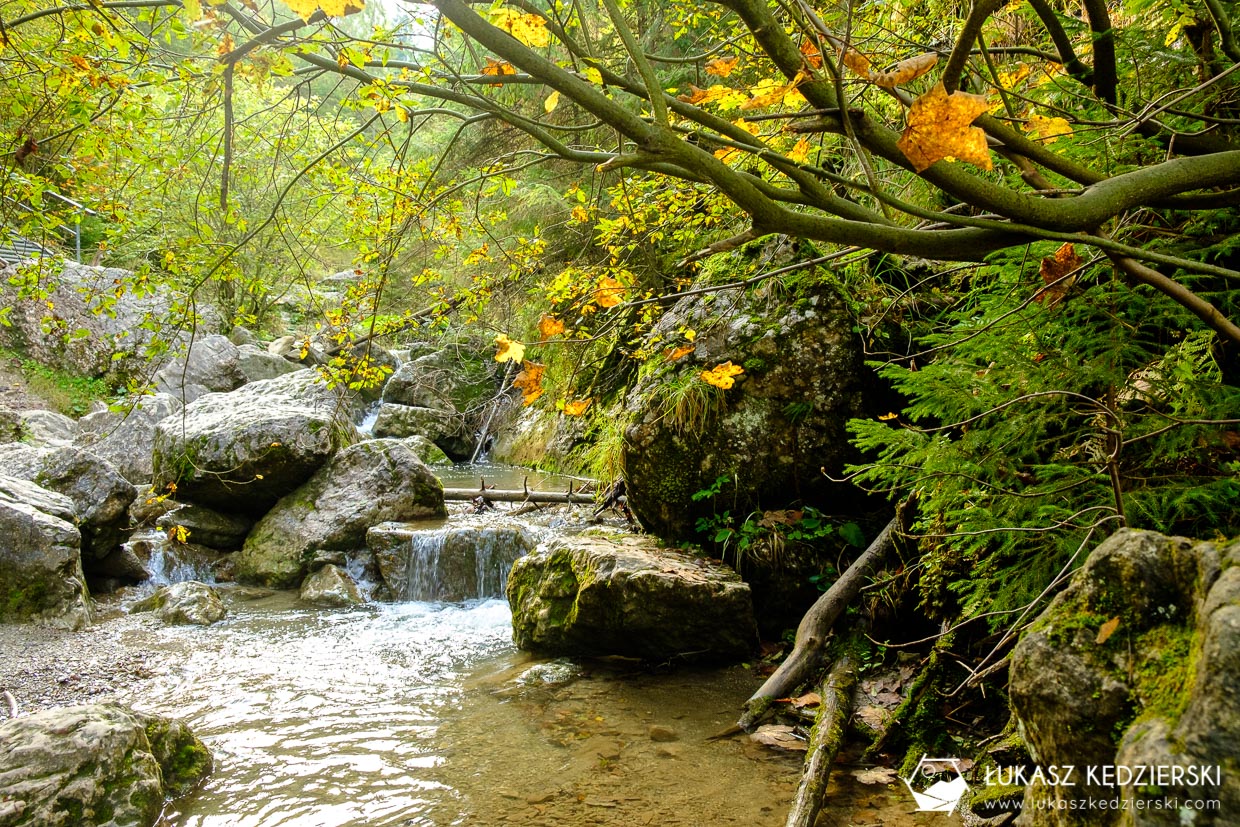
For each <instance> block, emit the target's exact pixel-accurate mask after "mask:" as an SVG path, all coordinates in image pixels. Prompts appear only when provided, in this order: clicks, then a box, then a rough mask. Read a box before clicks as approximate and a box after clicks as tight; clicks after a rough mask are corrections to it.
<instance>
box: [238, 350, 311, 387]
mask: <svg viewBox="0 0 1240 827" xmlns="http://www.w3.org/2000/svg"><path fill="white" fill-rule="evenodd" d="M237 361H238V364H239V365H240V367H241V373H242V374H243V375H244V376H245V381H247V382H261V381H263V380H264V379H275V378H276V377H277V376H283V375H284V374H286V373H295V372H297V371H299V370H303V369H305V365H299V364H297V363H296V362H290V361H289V360H288V359H285V358H284V357H283V356H278V355H276V354H274V353H268V352H267V350H266V349H264V348H261V347H259V346H257V345H255V344H242V345H239V346H238V347H237Z"/></svg>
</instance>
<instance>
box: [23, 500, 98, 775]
mask: <svg viewBox="0 0 1240 827" xmlns="http://www.w3.org/2000/svg"><path fill="white" fill-rule="evenodd" d="M73 513H74V509H73V503H72V502H71V501H70V500H69V498H68V497H65V496H62V495H60V494H56V493H54V492H52V491H48V490H46V489H43V488H40V487H39V486H37V485H35V484H34V483H31V482H28V481H25V480H19V479H15V478H13V477H3V476H0V621H10V622H11V621H17V620H34V621H37V622H41V623H45V624H47V625H49V626H59V627H63V628H69V629H80V628H82V627H83V626H86V625H88V624H89V623H90V622H91V620H92V619H93V608H92V606H91V601H90V595H89V594H88V593H87V591H86V580H85V576H84V575H83V573H82V556H81V543H82V537H81V534H80V533H79V532H78V530H77V527H76V526H75V525H74V524H73V523H72V522H71V520H72V519H73ZM0 766H2V764H0Z"/></svg>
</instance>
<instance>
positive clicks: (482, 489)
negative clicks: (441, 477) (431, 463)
mask: <svg viewBox="0 0 1240 827" xmlns="http://www.w3.org/2000/svg"><path fill="white" fill-rule="evenodd" d="M443 498H444V500H445V501H452V502H474V501H475V500H479V499H481V500H482V501H483V502H487V503H492V502H497V503H592V502H594V494H592V493H590V492H589V491H586V490H581V491H574V490H573V486H572V484H571V483H570V484H569V486H568V490H567V491H531V490H530V489H529V488H528V487H527V486H523V487H522V488H521V490H519V491H518V490H516V489H511V490H505V489H501V488H488V487H487V482H486V480H485V479H480V480H479V487H478V488H445V489H444V490H443Z"/></svg>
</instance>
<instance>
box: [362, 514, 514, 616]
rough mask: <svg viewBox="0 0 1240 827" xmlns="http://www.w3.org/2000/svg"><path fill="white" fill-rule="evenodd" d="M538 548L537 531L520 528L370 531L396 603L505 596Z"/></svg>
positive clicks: (407, 526) (392, 525)
mask: <svg viewBox="0 0 1240 827" xmlns="http://www.w3.org/2000/svg"><path fill="white" fill-rule="evenodd" d="M537 544H538V537H537V536H536V535H535V534H534V532H533V531H531V530H530V529H529V527H527V526H524V525H521V524H519V523H508V524H505V523H495V522H488V523H487V524H485V525H472V526H471V525H465V526H461V525H447V526H437V527H433V528H428V527H426V526H419V525H417V524H411V523H396V522H389V523H381V524H379V525H377V526H375V527H373V528H371V529H370V530H369V531H368V532H366V545H367V547H368V548H369V549H370V551H371V553H372V554H374V558H375V565H376V566H377V567H378V569H379V576H380V578H382V580H383V583H384V585H385V586H386V587H387V595H388V596H389V597H390V599H393V600H446V601H458V600H469V599H471V598H482V597H499V596H501V595H502V594H503V593H504V586H505V584H506V583H507V582H508V572H509V570H510V569H511V568H512V564H513V563H515V562H516V560H517V559H518V558H519V557H521V556H523V555H525V554H528V553H529V552H531V551H533V550H534V547H535V546H536V545H537Z"/></svg>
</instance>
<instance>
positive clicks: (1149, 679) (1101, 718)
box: [1010, 529, 1240, 827]
mask: <svg viewBox="0 0 1240 827" xmlns="http://www.w3.org/2000/svg"><path fill="white" fill-rule="evenodd" d="M1104 624H1115V625H1113V626H1109V627H1108V628H1109V630H1110V631H1109V633H1105V634H1104V633H1102V629H1103V626H1104ZM1099 641H1101V642H1099ZM1237 685H1240V542H1233V543H1232V544H1231V545H1229V546H1225V547H1222V548H1220V547H1218V546H1216V545H1215V544H1213V543H1208V542H1193V541H1190V540H1186V539H1184V538H1182V537H1166V536H1163V535H1161V534H1157V533H1155V532H1151V531H1137V530H1131V529H1121V530H1120V531H1118V532H1116V533H1115V534H1114V535H1113V536H1112V537H1110V538H1108V539H1107V540H1106V541H1105V542H1104V543H1102V544H1101V545H1100V546H1099V547H1098V548H1097V549H1095V550H1094V552H1093V553H1092V554H1090V556H1089V558H1088V559H1087V560H1086V562H1085V565H1084V566H1082V568H1081V570H1080V571H1078V572H1077V574H1076V575H1075V578H1074V580H1073V581H1072V584H1071V585H1070V586H1069V587H1068V588H1067V589H1065V590H1064V591H1063V592H1061V593H1060V594H1059V595H1057V596H1056V597H1055V599H1054V600H1053V601H1052V602H1051V604H1050V606H1048V607H1047V609H1046V611H1045V612H1043V614H1042V615H1041V617H1040V618H1038V620H1037V621H1036V623H1035V624H1034V626H1033V628H1032V629H1031V630H1030V632H1029V633H1028V634H1027V635H1026V636H1025V637H1024V638H1023V639H1022V640H1021V642H1020V644H1019V645H1018V646H1017V647H1016V649H1015V651H1014V652H1013V654H1012V665H1011V682H1010V694H1011V701H1012V709H1013V711H1014V712H1015V714H1016V716H1017V719H1018V721H1019V724H1020V727H1021V733H1022V735H1023V737H1024V739H1025V741H1026V743H1027V745H1028V747H1029V752H1030V755H1031V757H1032V758H1033V759H1034V760H1035V761H1036V762H1037V763H1039V764H1041V765H1056V764H1057V765H1060V766H1062V765H1065V764H1073V765H1075V766H1089V765H1093V766H1108V765H1116V766H1130V767H1133V766H1138V765H1147V766H1167V767H1170V766H1180V767H1190V766H1211V767H1213V766H1219V767H1221V768H1222V770H1221V778H1220V780H1221V784H1215V783H1213V782H1212V780H1211V781H1210V782H1208V783H1202V784H1199V785H1197V786H1188V785H1187V784H1180V785H1174V784H1163V785H1161V788H1160V789H1159V790H1158V791H1157V794H1155V791H1154V789H1152V788H1148V787H1142V788H1133V787H1132V786H1127V787H1122V788H1117V787H1112V786H1105V785H1104V784H1103V783H1101V782H1099V783H1092V784H1091V783H1088V780H1089V779H1088V777H1085V778H1083V779H1081V780H1080V783H1078V784H1077V785H1076V786H1074V787H1064V786H1060V787H1056V788H1048V787H1046V786H1043V785H1040V784H1037V783H1035V784H1032V785H1030V787H1029V789H1028V790H1027V791H1026V795H1025V805H1024V809H1023V814H1022V817H1021V818H1022V819H1023V821H1022V822H1021V823H1023V824H1030V825H1065V827H1066V826H1068V825H1082V827H1083V826H1084V825H1091V827H1092V825H1099V827H1105V826H1106V825H1111V824H1125V825H1127V824H1139V825H1167V827H1172V825H1180V824H1184V823H1190V822H1191V823H1192V824H1194V825H1199V826H1202V825H1205V826H1208V825H1223V824H1230V823H1232V821H1231V819H1232V818H1233V816H1232V814H1233V813H1235V812H1240V764H1238V758H1237V756H1240V700H1238V699H1237V697H1236V693H1235V692H1234V687H1235V686H1237ZM1051 798H1057V799H1064V798H1067V799H1074V800H1078V801H1085V800H1087V799H1092V800H1094V801H1098V800H1104V799H1106V800H1114V799H1116V798H1123V799H1125V800H1128V801H1129V802H1130V804H1129V805H1128V807H1129V809H1128V810H1121V811H1119V812H1115V811H1113V810H1107V811H1099V810H1098V809H1096V808H1086V807H1082V808H1081V809H1064V810H1060V809H1054V808H1053V809H1044V808H1043V807H1041V806H1039V803H1045V802H1046V801H1048V800H1049V799H1051ZM1164 798H1170V799H1178V800H1180V801H1188V800H1201V799H1204V800H1218V801H1219V802H1220V806H1219V807H1218V809H1213V810H1212V809H1205V810H1201V809H1198V810H1191V811H1190V810H1184V811H1179V810H1177V809H1176V808H1166V809H1163V808H1158V807H1150V806H1149V803H1148V802H1149V800H1150V799H1155V800H1161V799H1164ZM1186 814H1187V815H1186ZM1185 817H1189V821H1184V820H1183V819H1184V818H1185Z"/></svg>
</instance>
